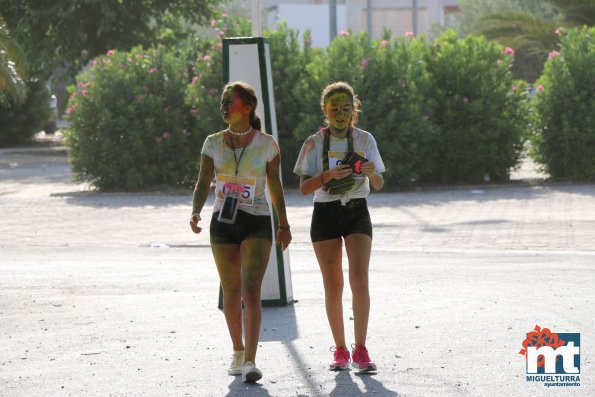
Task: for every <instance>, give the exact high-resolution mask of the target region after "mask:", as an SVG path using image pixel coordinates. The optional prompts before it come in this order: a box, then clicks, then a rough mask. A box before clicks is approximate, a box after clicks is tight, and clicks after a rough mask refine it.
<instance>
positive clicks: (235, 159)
mask: <svg viewBox="0 0 595 397" xmlns="http://www.w3.org/2000/svg"><path fill="white" fill-rule="evenodd" d="M224 140H225V138H224ZM229 142H230V144H229V146H230V147H231V150H232V152H233V159H234V161H235V163H236V174H235V176H238V171H239V169H240V161H242V156H243V155H244V150H246V146H248V145H246V146H244V147H243V148H242V152H241V153H240V158H239V159H238V157H237V156H236V148H235V147H234V146H233V144H231V143H232V140H231V139H230V140H229ZM226 143H227V141H226Z"/></svg>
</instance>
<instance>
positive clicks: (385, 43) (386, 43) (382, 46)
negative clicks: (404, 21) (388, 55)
mask: <svg viewBox="0 0 595 397" xmlns="http://www.w3.org/2000/svg"><path fill="white" fill-rule="evenodd" d="M387 45H388V40H382V41H381V42H380V48H385V47H386V46H387Z"/></svg>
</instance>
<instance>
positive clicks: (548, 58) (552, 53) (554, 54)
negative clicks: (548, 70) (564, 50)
mask: <svg viewBox="0 0 595 397" xmlns="http://www.w3.org/2000/svg"><path fill="white" fill-rule="evenodd" d="M558 56H560V52H558V51H556V50H553V51H550V53H549V54H548V56H547V60H548V61H551V60H552V59H554V58H557V57H558Z"/></svg>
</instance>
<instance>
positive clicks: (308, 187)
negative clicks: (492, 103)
mask: <svg viewBox="0 0 595 397" xmlns="http://www.w3.org/2000/svg"><path fill="white" fill-rule="evenodd" d="M352 172H353V171H352V170H351V167H350V166H349V165H348V164H343V165H338V166H336V167H334V168H332V169H330V170H327V171H323V172H321V173H320V174H318V175H316V176H313V177H311V176H307V175H302V176H300V193H302V194H303V195H306V194H310V193H312V192H313V191H315V190H316V189H319V188H321V187H323V186H324V185H326V184H327V183H329V182H330V181H331V180H333V179H342V178H345V177H346V176H349V174H351V173H352Z"/></svg>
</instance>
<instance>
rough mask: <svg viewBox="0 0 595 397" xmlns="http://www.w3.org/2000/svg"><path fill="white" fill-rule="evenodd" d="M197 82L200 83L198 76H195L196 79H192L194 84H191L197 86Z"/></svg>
mask: <svg viewBox="0 0 595 397" xmlns="http://www.w3.org/2000/svg"><path fill="white" fill-rule="evenodd" d="M197 81H198V76H194V77H193V78H192V83H191V84H192V85H196V82H197Z"/></svg>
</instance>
